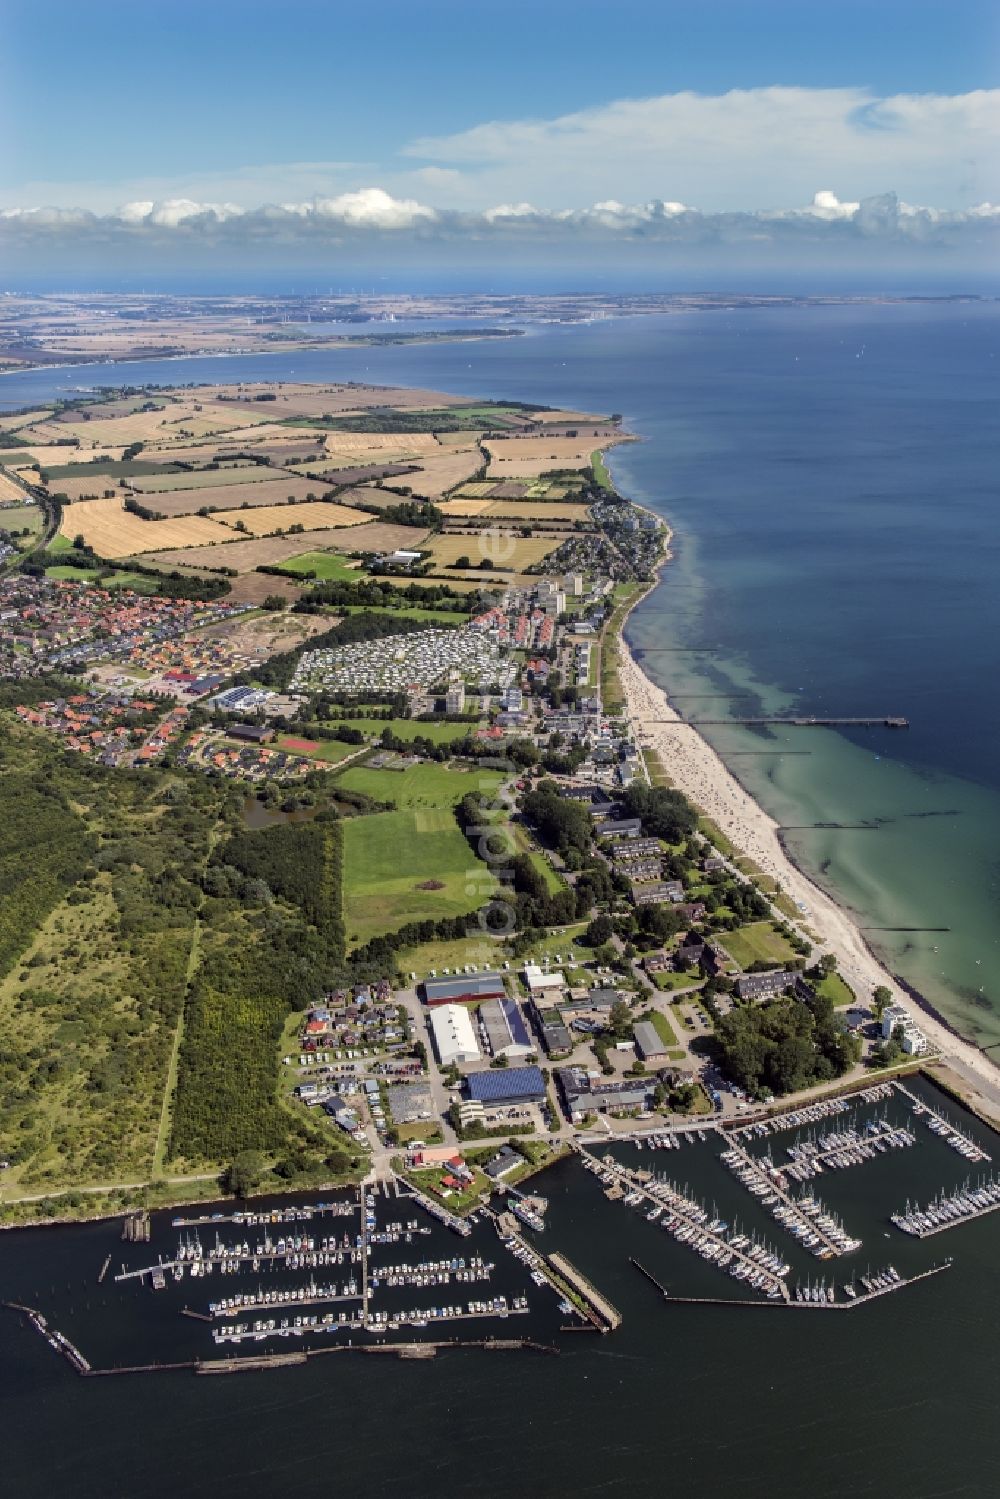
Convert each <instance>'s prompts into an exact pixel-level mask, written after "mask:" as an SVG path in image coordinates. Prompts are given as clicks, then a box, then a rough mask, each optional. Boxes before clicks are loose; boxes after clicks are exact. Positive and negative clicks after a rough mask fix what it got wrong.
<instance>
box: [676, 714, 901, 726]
mask: <svg viewBox="0 0 1000 1499" xmlns="http://www.w3.org/2000/svg"><path fill="white" fill-rule="evenodd" d="M647 722H653V723H676V722H677V720H676V719H672V718H659V719H652V720H647ZM680 722H681V723H686V724H689V725H690V727H691V728H700V727H701V726H702V725H709V726H713V727H718V728H725V727H727V726H732V727H733V728H764V727H771V726H772V725H773V726H776V727H785V728H792V729H908V728H909V727H910V720H909V719H908V718H900V717H897V716H894V715H890V716H886V715H879V716H878V717H875V718H817V717H815V716H814V715H813V714H807V715H805V716H804V717H797V718H778V717H775V718H682V719H681V720H680Z"/></svg>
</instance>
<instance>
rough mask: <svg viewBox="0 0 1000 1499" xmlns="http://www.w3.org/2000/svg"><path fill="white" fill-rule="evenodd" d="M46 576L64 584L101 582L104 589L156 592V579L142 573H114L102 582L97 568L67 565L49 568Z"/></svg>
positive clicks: (46, 570)
mask: <svg viewBox="0 0 1000 1499" xmlns="http://www.w3.org/2000/svg"><path fill="white" fill-rule="evenodd" d="M45 576H46V577H47V578H58V579H60V580H61V581H62V582H64V583H96V582H98V581H99V580H100V582H101V587H102V588H132V589H134V590H135V592H136V593H155V592H156V579H155V578H147V577H145V576H144V575H143V574H142V573H114V574H113V575H112V576H110V577H107V578H104V579H103V580H101V578H100V573H99V571H98V569H97V568H96V567H73V566H71V565H69V564H67V565H66V566H65V567H47V568H46V569H45Z"/></svg>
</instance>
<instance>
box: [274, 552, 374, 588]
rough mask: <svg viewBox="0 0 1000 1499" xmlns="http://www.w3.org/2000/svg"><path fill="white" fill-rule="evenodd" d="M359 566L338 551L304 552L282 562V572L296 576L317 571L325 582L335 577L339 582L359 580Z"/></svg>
mask: <svg viewBox="0 0 1000 1499" xmlns="http://www.w3.org/2000/svg"><path fill="white" fill-rule="evenodd" d="M358 567H359V564H358V563H357V562H348V561H346V560H345V558H343V557H341V556H340V554H339V553H338V552H302V553H301V555H300V556H298V557H289V559H288V561H287V562H282V563H281V570H282V572H285V573H294V574H295V576H296V577H301V576H302V575H303V574H304V573H315V575H316V577H317V578H322V579H323V581H324V582H329V581H330V580H331V579H333V580H334V581H336V582H338V583H341V582H343V581H344V580H345V579H347V580H348V581H349V582H357V579H358Z"/></svg>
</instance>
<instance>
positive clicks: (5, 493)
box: [0, 474, 24, 500]
mask: <svg viewBox="0 0 1000 1499" xmlns="http://www.w3.org/2000/svg"><path fill="white" fill-rule="evenodd" d="M23 499H24V490H23V489H22V488H21V486H20V484H15V483H14V480H13V479H8V477H7V475H6V474H0V500H23Z"/></svg>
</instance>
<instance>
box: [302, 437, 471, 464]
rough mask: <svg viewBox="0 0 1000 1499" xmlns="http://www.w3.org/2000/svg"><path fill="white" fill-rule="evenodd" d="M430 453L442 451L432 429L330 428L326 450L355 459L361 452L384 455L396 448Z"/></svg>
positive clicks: (379, 456)
mask: <svg viewBox="0 0 1000 1499" xmlns="http://www.w3.org/2000/svg"><path fill="white" fill-rule="evenodd" d="M397 449H398V450H399V451H402V452H405V453H407V454H423V455H424V456H425V457H430V456H431V455H432V454H436V453H440V452H441V451H442V448H441V444H440V443H439V442H438V440H437V438H436V437H435V436H434V433H433V432H328V433H327V434H326V451H327V452H328V453H329V454H331V456H332V455H335V454H338V455H343V456H345V457H348V458H352V459H355V460H356V458H357V456H358V454H361V453H372V454H374V455H375V457H376V458H381V457H385V456H386V454H387V453H389V452H393V453H394V452H396V450H397Z"/></svg>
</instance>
